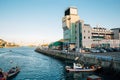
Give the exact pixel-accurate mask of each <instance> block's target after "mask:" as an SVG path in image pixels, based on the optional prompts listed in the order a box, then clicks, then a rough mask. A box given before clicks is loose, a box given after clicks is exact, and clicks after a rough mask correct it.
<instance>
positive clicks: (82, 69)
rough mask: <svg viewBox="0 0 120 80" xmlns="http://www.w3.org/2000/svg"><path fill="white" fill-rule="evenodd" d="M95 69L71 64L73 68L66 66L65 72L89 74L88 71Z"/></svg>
mask: <svg viewBox="0 0 120 80" xmlns="http://www.w3.org/2000/svg"><path fill="white" fill-rule="evenodd" d="M95 70H96V68H95V67H94V66H91V67H90V68H89V67H84V66H82V65H81V64H79V63H73V68H71V67H70V66H66V71H67V72H90V71H95Z"/></svg>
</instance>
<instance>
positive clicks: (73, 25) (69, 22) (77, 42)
mask: <svg viewBox="0 0 120 80" xmlns="http://www.w3.org/2000/svg"><path fill="white" fill-rule="evenodd" d="M62 28H63V34H64V35H63V36H64V46H65V47H66V46H67V48H69V49H70V50H72V49H74V48H75V49H76V51H80V50H81V48H92V47H120V28H114V29H111V30H108V29H106V28H103V27H100V26H96V27H93V28H92V27H91V26H90V24H85V23H84V21H83V20H81V19H80V17H79V16H78V10H77V8H76V7H69V8H67V9H66V10H65V15H64V17H63V18H62Z"/></svg>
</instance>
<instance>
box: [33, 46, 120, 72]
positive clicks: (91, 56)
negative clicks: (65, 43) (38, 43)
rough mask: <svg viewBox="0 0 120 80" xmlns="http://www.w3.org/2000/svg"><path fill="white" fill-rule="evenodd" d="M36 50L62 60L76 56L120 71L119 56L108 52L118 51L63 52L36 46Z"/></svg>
mask: <svg viewBox="0 0 120 80" xmlns="http://www.w3.org/2000/svg"><path fill="white" fill-rule="evenodd" d="M35 51H36V52H39V53H41V54H44V55H47V56H52V57H54V58H58V59H61V60H71V61H75V58H76V57H79V59H78V61H79V62H81V63H87V64H89V65H93V64H94V65H100V66H102V67H103V68H106V69H109V70H113V71H117V72H120V60H119V57H118V56H117V58H116V57H114V56H110V55H108V54H111V55H112V54H118V55H119V54H120V52H118V53H103V54H102V53H99V54H98V53H76V52H63V51H58V50H49V49H40V48H36V50H35Z"/></svg>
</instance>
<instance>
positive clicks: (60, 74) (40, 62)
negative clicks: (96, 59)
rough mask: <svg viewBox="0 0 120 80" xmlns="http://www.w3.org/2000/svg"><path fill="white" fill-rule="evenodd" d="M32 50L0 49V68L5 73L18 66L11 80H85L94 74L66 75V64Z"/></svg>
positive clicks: (26, 48) (25, 48)
mask: <svg viewBox="0 0 120 80" xmlns="http://www.w3.org/2000/svg"><path fill="white" fill-rule="evenodd" d="M34 50H35V48H30V47H20V48H0V68H2V69H3V70H4V71H5V72H6V71H8V70H9V69H10V68H11V67H12V66H16V65H18V66H20V68H21V71H20V73H19V74H18V75H17V76H15V77H14V78H13V79H12V80H86V78H87V76H89V75H92V74H95V73H92V72H90V73H88V72H82V73H66V72H65V65H66V63H64V62H62V61H59V60H56V59H54V58H51V57H48V56H45V55H43V54H39V53H37V52H35V51H34ZM11 62H12V63H11ZM104 80H105V79H104Z"/></svg>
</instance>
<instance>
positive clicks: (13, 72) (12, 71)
mask: <svg viewBox="0 0 120 80" xmlns="http://www.w3.org/2000/svg"><path fill="white" fill-rule="evenodd" d="M19 72H20V68H19V67H12V68H11V69H10V70H9V71H8V76H7V78H11V77H14V76H15V75H17V74H18V73H19Z"/></svg>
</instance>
